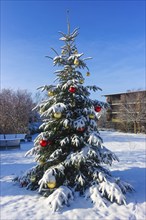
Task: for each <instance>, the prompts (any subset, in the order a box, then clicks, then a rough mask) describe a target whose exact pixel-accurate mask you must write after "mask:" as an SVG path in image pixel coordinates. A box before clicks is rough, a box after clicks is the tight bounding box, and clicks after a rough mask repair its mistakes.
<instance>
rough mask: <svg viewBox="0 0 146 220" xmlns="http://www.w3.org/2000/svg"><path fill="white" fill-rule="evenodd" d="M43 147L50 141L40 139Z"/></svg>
mask: <svg viewBox="0 0 146 220" xmlns="http://www.w3.org/2000/svg"><path fill="white" fill-rule="evenodd" d="M40 145H41V147H46V146H47V145H48V141H46V140H40Z"/></svg>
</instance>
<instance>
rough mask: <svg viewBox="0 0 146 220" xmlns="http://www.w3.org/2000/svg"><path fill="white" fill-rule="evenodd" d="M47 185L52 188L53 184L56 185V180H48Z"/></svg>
mask: <svg viewBox="0 0 146 220" xmlns="http://www.w3.org/2000/svg"><path fill="white" fill-rule="evenodd" d="M47 186H48V188H50V189H54V188H55V186H56V182H53V181H52V182H51V181H50V182H48V183H47Z"/></svg>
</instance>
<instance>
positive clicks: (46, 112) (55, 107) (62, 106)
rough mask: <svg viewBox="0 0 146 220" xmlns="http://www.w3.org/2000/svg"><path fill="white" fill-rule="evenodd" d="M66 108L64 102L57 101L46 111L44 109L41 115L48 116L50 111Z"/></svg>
mask: <svg viewBox="0 0 146 220" xmlns="http://www.w3.org/2000/svg"><path fill="white" fill-rule="evenodd" d="M65 109H66V105H65V104H64V103H57V104H54V105H53V106H51V107H50V108H49V109H48V110H47V111H45V112H44V113H43V114H42V116H46V117H47V116H49V115H50V113H55V112H63V111H64V110H65Z"/></svg>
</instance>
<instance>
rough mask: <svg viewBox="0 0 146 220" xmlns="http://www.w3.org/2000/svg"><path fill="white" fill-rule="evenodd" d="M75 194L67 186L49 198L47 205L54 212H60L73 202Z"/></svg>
mask: <svg viewBox="0 0 146 220" xmlns="http://www.w3.org/2000/svg"><path fill="white" fill-rule="evenodd" d="M73 199H74V197H73V193H72V191H71V190H70V189H69V188H68V187H67V186H60V187H59V188H58V189H56V190H55V191H54V192H53V193H52V194H51V195H50V196H49V197H48V198H47V204H48V205H49V206H50V208H51V209H52V211H53V212H55V211H58V210H59V209H60V208H62V206H63V205H64V204H65V205H67V206H68V205H69V200H73Z"/></svg>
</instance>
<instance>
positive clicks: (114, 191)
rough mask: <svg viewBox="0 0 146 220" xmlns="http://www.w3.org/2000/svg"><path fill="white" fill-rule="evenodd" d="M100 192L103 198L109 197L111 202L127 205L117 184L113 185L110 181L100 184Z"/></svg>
mask: <svg viewBox="0 0 146 220" xmlns="http://www.w3.org/2000/svg"><path fill="white" fill-rule="evenodd" d="M99 191H100V192H101V195H102V196H106V195H107V196H108V199H109V200H110V201H111V202H114V200H116V202H117V203H118V204H119V205H121V204H125V205H126V201H125V196H124V195H123V193H122V191H121V189H120V187H119V186H118V185H117V184H116V183H112V182H109V181H106V182H105V181H103V182H101V183H99Z"/></svg>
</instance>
